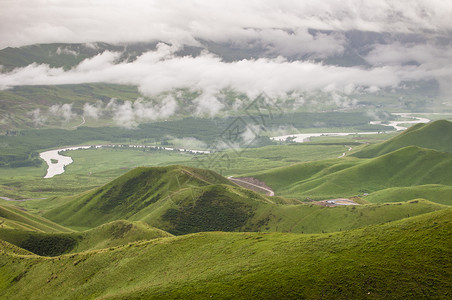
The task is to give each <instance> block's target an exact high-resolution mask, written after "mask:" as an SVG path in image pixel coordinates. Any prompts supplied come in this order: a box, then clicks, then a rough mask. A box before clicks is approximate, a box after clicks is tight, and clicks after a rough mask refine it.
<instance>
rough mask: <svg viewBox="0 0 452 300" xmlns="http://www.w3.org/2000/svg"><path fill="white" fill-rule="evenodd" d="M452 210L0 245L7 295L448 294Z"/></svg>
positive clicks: (2, 290)
mask: <svg viewBox="0 0 452 300" xmlns="http://www.w3.org/2000/svg"><path fill="white" fill-rule="evenodd" d="M451 217H452V210H451V209H447V210H442V211H439V212H435V213H430V214H425V215H422V216H418V217H412V218H409V219H405V220H401V221H397V222H391V223H387V224H384V225H379V226H369V227H366V228H363V229H359V230H353V231H347V232H341V233H335V234H320V235H302V234H282V233H272V234H261V233H221V232H213V233H199V234H192V235H187V236H182V237H172V238H167V239H159V240H155V241H149V242H140V243H135V244H130V245H128V246H122V247H117V248H114V249H103V250H96V251H91V252H84V253H80V254H72V255H65V256H60V257H56V258H41V257H38V256H23V255H22V256H20V255H17V254H9V253H5V252H3V251H0V279H1V280H0V298H8V297H13V298H16V299H37V298H42V297H45V298H49V299H50V298H52V299H62V298H65V299H75V298H83V299H93V298H100V297H102V299H126V298H127V299H143V298H146V299H169V298H181V299H195V298H197V299H200V298H210V297H212V298H236V299H237V298H247V299H250V298H254V299H275V298H279V299H319V298H322V299H358V298H367V297H371V298H375V299H382V298H406V297H407V296H408V297H411V298H448V297H450V291H451V288H452V286H451V283H450V278H451V276H452V273H451V272H452V271H451V270H452V259H451V258H452V247H451V243H450V240H451V238H452V236H451V233H452V222H451ZM1 245H2V244H0V247H1ZM37 291H39V293H37Z"/></svg>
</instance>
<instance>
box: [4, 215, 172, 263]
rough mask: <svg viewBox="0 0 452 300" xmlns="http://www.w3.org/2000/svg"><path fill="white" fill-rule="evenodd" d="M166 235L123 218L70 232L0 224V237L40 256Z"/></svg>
mask: <svg viewBox="0 0 452 300" xmlns="http://www.w3.org/2000/svg"><path fill="white" fill-rule="evenodd" d="M169 236H171V234H169V233H167V232H164V231H162V230H160V229H156V228H152V227H150V226H149V225H147V224H145V223H142V222H128V221H124V220H120V221H114V222H111V223H107V224H104V225H102V226H99V227H96V228H93V229H91V230H87V231H84V232H72V233H42V232H35V231H24V230H13V229H2V228H0V239H1V240H4V241H7V242H9V243H11V244H14V245H16V246H18V247H21V248H23V249H26V250H28V251H30V252H32V253H35V254H38V255H43V256H57V255H61V254H63V253H74V252H81V251H86V250H94V249H101V248H108V247H114V246H120V245H126V244H128V243H131V242H136V241H143V240H151V239H155V238H161V237H169Z"/></svg>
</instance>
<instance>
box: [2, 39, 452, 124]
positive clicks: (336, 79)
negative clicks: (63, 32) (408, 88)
mask: <svg viewBox="0 0 452 300" xmlns="http://www.w3.org/2000/svg"><path fill="white" fill-rule="evenodd" d="M176 50H177V47H170V46H166V45H160V46H159V47H158V48H157V50H155V51H151V52H148V53H145V54H143V55H142V56H140V57H138V59H137V60H136V61H134V62H130V63H120V64H115V59H116V58H117V57H118V55H119V54H118V53H112V52H108V51H106V52H104V53H102V54H99V55H98V56H95V57H93V58H90V59H86V60H84V61H83V62H81V63H80V64H79V65H78V66H76V67H75V68H73V69H71V70H68V71H64V70H63V69H61V68H50V67H49V66H47V65H37V64H33V65H29V66H27V67H24V68H18V69H15V70H13V71H11V72H9V73H2V74H0V87H3V88H6V87H11V86H18V85H54V84H76V83H92V82H108V83H118V84H131V85H136V86H138V87H139V90H140V91H141V92H142V93H143V94H144V95H146V96H155V95H158V94H160V93H162V92H165V91H169V90H172V89H175V88H187V89H190V90H194V91H201V92H202V94H201V95H200V96H199V97H198V98H197V99H196V100H195V103H196V104H197V105H198V113H199V114H208V115H213V114H215V113H217V112H218V111H219V110H220V109H221V108H222V104H221V101H218V97H219V96H218V93H219V91H221V90H222V89H233V90H235V91H237V92H241V93H246V94H247V95H248V96H249V97H250V98H253V97H255V96H256V95H258V94H260V93H262V92H265V93H266V94H268V95H269V96H270V97H278V96H280V95H284V94H286V93H289V92H305V91H315V90H322V91H324V92H328V93H330V92H340V93H346V94H352V93H354V92H355V91H363V90H368V91H369V90H378V89H380V88H385V87H396V86H397V85H398V84H399V83H400V82H402V81H407V80H420V79H435V78H436V79H443V78H449V77H450V76H452V66H451V64H447V63H444V64H439V65H438V64H434V63H425V64H421V65H419V66H415V65H407V66H403V65H382V66H377V67H374V68H366V69H364V68H358V67H338V66H328V65H323V64H320V63H314V62H309V61H304V62H303V61H293V62H290V61H287V60H285V59H283V58H276V59H256V60H242V61H235V62H230V63H228V62H224V61H222V60H221V59H220V58H219V57H216V56H214V55H212V54H209V53H203V54H202V55H200V56H198V57H191V56H187V57H176V56H174V55H172V53H173V52H174V51H176ZM447 55H449V54H447ZM369 56H370V57H372V53H371V54H370V55H369ZM173 100H174V99H173ZM140 103H141V102H137V105H143V106H142V107H141V108H142V109H143V111H144V114H145V115H153V114H154V111H153V110H154V109H155V108H153V107H152V108H150V107H148V106H146V105H145V104H143V103H141V104H140ZM168 103H170V104H171V103H173V102H172V101H169V102H168ZM170 104H168V107H167V108H160V109H161V110H162V109H163V111H166V110H173V109H175V108H174V105H170ZM156 114H160V115H161V114H164V113H162V112H161V111H159V112H157V113H156Z"/></svg>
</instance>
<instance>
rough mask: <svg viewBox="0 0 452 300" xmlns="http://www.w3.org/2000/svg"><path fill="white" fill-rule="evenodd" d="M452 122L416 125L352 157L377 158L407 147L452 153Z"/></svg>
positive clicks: (443, 121)
mask: <svg viewBox="0 0 452 300" xmlns="http://www.w3.org/2000/svg"><path fill="white" fill-rule="evenodd" d="M451 136H452V122H449V121H446V120H439V121H435V122H432V123H427V124H422V123H420V124H416V125H415V126H412V127H410V128H409V129H407V130H406V131H404V132H402V133H401V134H399V135H397V136H395V137H393V138H392V139H390V140H388V141H386V142H383V143H381V144H375V145H370V146H367V147H366V148H364V149H363V150H361V151H359V152H357V153H355V154H353V155H352V156H355V157H359V158H371V157H377V156H380V155H383V154H386V153H389V152H391V151H394V150H398V149H401V148H403V147H406V146H418V147H422V148H428V149H434V150H438V151H442V152H452V139H451V138H450V137H451Z"/></svg>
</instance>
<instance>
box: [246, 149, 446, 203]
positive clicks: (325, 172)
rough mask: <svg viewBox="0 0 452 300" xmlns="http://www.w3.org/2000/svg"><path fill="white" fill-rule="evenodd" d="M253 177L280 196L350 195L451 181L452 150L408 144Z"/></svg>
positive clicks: (318, 197)
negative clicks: (367, 156) (368, 155)
mask: <svg viewBox="0 0 452 300" xmlns="http://www.w3.org/2000/svg"><path fill="white" fill-rule="evenodd" d="M254 177H256V178H258V179H260V180H262V181H264V182H265V183H266V184H267V185H268V186H270V187H272V188H273V189H274V190H275V192H276V194H277V195H281V196H289V197H297V198H299V199H305V198H306V197H309V198H313V199H329V198H335V197H350V196H356V195H358V194H363V193H371V192H375V191H378V190H382V189H387V188H391V187H408V186H415V185H425V184H441V185H452V154H450V153H443V152H438V151H435V150H430V149H423V148H419V147H415V146H409V147H405V148H402V149H399V150H397V151H394V152H391V153H388V154H386V155H383V156H380V157H376V158H373V159H362V160H358V159H349V160H329V161H320V162H313V163H306V164H296V165H293V166H291V167H287V168H278V169H273V170H269V171H266V172H262V173H258V174H256V175H254Z"/></svg>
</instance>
